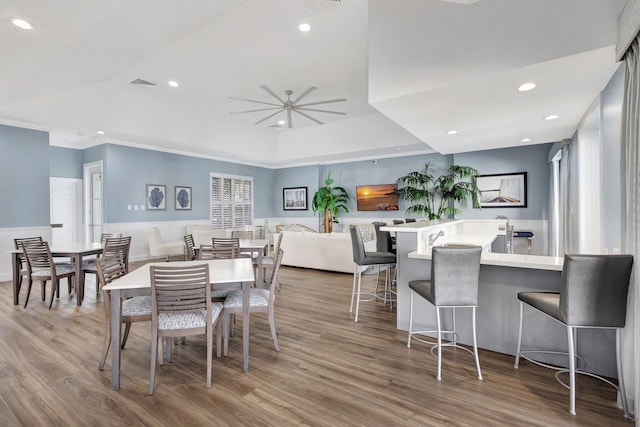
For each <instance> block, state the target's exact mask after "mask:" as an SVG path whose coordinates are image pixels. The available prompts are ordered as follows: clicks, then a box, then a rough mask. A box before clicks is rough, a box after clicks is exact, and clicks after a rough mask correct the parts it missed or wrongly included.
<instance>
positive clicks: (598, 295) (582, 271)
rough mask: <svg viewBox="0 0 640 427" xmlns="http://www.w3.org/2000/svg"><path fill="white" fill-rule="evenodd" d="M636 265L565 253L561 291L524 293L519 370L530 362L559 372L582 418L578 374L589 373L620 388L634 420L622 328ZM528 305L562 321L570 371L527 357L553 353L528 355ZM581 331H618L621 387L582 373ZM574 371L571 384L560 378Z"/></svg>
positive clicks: (627, 258)
mask: <svg viewBox="0 0 640 427" xmlns="http://www.w3.org/2000/svg"><path fill="white" fill-rule="evenodd" d="M632 266H633V256H632V255H565V257H564V265H563V267H562V279H561V288H560V292H520V293H519V294H518V299H519V300H520V326H519V332H518V347H517V350H516V361H515V364H514V367H515V368H516V369H518V364H519V359H520V357H522V358H523V359H526V360H529V361H531V362H533V363H536V364H538V365H540V366H544V367H547V368H552V369H556V370H558V372H557V373H556V379H557V380H558V382H559V383H560V384H562V385H563V386H565V387H567V388H568V389H569V412H570V413H571V415H575V414H576V386H575V383H576V379H575V374H576V373H578V374H586V375H589V376H592V377H595V378H598V379H600V380H603V381H605V382H606V383H608V384H610V385H612V386H613V387H616V388H618V390H619V391H620V397H621V400H622V409H623V411H624V416H625V417H627V418H628V417H629V409H628V407H627V397H626V393H625V389H624V379H623V377H622V329H623V328H624V325H625V318H626V312H627V293H628V291H629V279H630V276H631V267H632ZM524 304H527V305H529V306H531V307H533V308H535V309H536V310H538V311H541V312H542V313H544V314H546V315H547V316H549V317H551V318H553V319H555V320H557V321H558V322H560V323H562V324H563V325H565V326H566V328H567V341H568V347H569V351H568V356H569V369H565V368H556V367H554V366H551V365H548V364H545V363H541V362H538V361H536V360H534V359H531V358H529V357H528V356H525V354H527V353H553V354H567V353H560V352H549V351H544V350H528V351H522V350H521V345H522V319H523V310H524ZM581 328H599V329H615V330H616V354H617V365H618V384H619V387H617V386H616V385H615V384H613V383H612V382H611V381H609V380H607V379H605V378H602V377H600V376H598V375H595V374H592V373H590V372H585V371H583V370H582V369H576V358H577V357H578V356H577V355H576V349H575V343H576V336H577V330H578V329H581ZM563 372H569V386H567V385H566V384H565V383H564V382H563V381H562V380H560V377H559V374H560V373H563Z"/></svg>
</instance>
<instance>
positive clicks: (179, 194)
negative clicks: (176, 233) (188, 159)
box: [175, 185, 191, 211]
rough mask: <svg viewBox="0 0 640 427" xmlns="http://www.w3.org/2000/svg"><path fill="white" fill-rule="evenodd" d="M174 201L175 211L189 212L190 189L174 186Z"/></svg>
mask: <svg viewBox="0 0 640 427" xmlns="http://www.w3.org/2000/svg"><path fill="white" fill-rule="evenodd" d="M175 201H176V210H177V211H189V210H191V187H183V186H180V185H176V192H175Z"/></svg>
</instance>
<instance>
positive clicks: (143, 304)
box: [122, 296, 151, 317]
mask: <svg viewBox="0 0 640 427" xmlns="http://www.w3.org/2000/svg"><path fill="white" fill-rule="evenodd" d="M146 315H148V316H151V297H149V296H144V297H133V298H129V299H126V300H124V301H122V317H134V316H146Z"/></svg>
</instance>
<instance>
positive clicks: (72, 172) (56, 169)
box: [49, 146, 82, 179]
mask: <svg viewBox="0 0 640 427" xmlns="http://www.w3.org/2000/svg"><path fill="white" fill-rule="evenodd" d="M49 175H50V176H52V177H56V178H74V179H82V150H76V149H73V148H63V147H54V146H49Z"/></svg>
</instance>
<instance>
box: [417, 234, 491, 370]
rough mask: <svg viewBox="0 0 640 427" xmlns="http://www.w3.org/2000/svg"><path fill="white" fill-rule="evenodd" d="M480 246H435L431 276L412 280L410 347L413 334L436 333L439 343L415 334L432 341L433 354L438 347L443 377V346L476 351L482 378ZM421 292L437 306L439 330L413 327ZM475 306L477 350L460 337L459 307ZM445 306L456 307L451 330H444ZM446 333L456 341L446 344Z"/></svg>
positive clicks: (474, 322) (421, 339) (474, 318)
mask: <svg viewBox="0 0 640 427" xmlns="http://www.w3.org/2000/svg"><path fill="white" fill-rule="evenodd" d="M481 253H482V248H481V247H480V246H462V245H461V246H456V247H434V248H432V251H431V279H430V280H412V281H410V282H409V288H410V289H411V291H410V295H411V297H410V300H411V308H410V312H409V336H408V338H407V347H409V348H411V337H412V336H414V335H422V336H425V335H426V334H428V333H431V334H432V333H436V334H437V335H436V336H437V342H436V343H433V342H432V341H427V340H425V339H423V338H420V337H418V336H415V337H414V338H415V339H417V340H418V341H422V342H425V343H427V344H431V345H432V347H431V353H432V354H433V350H434V349H435V348H437V349H438V355H437V358H438V372H437V374H436V379H437V380H438V381H440V379H441V378H442V347H457V348H460V349H463V350H465V351H467V352H469V353H472V354H473V356H474V358H475V362H476V369H477V371H478V379H479V380H481V379H482V372H481V371H480V359H479V358H478V344H477V341H476V307H477V306H478V282H479V280H480V255H481ZM415 294H417V295H419V296H421V297H422V298H424V299H426V300H427V301H429V302H430V303H431V304H433V305H434V306H435V307H436V328H437V329H436V330H435V331H424V330H423V331H414V330H413V326H412V323H413V298H414V295H415ZM457 307H467V308H471V310H472V313H471V322H472V329H473V352H472V351H471V350H469V349H468V348H466V347H462V346H461V345H458V343H457V338H456V322H455V318H456V311H455V310H456V308H457ZM441 308H451V309H452V319H453V322H452V326H453V327H452V328H451V330H450V331H443V330H442V321H441V318H440V309H441ZM442 334H451V335H452V341H451V342H449V343H445V344H443V343H442Z"/></svg>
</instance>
